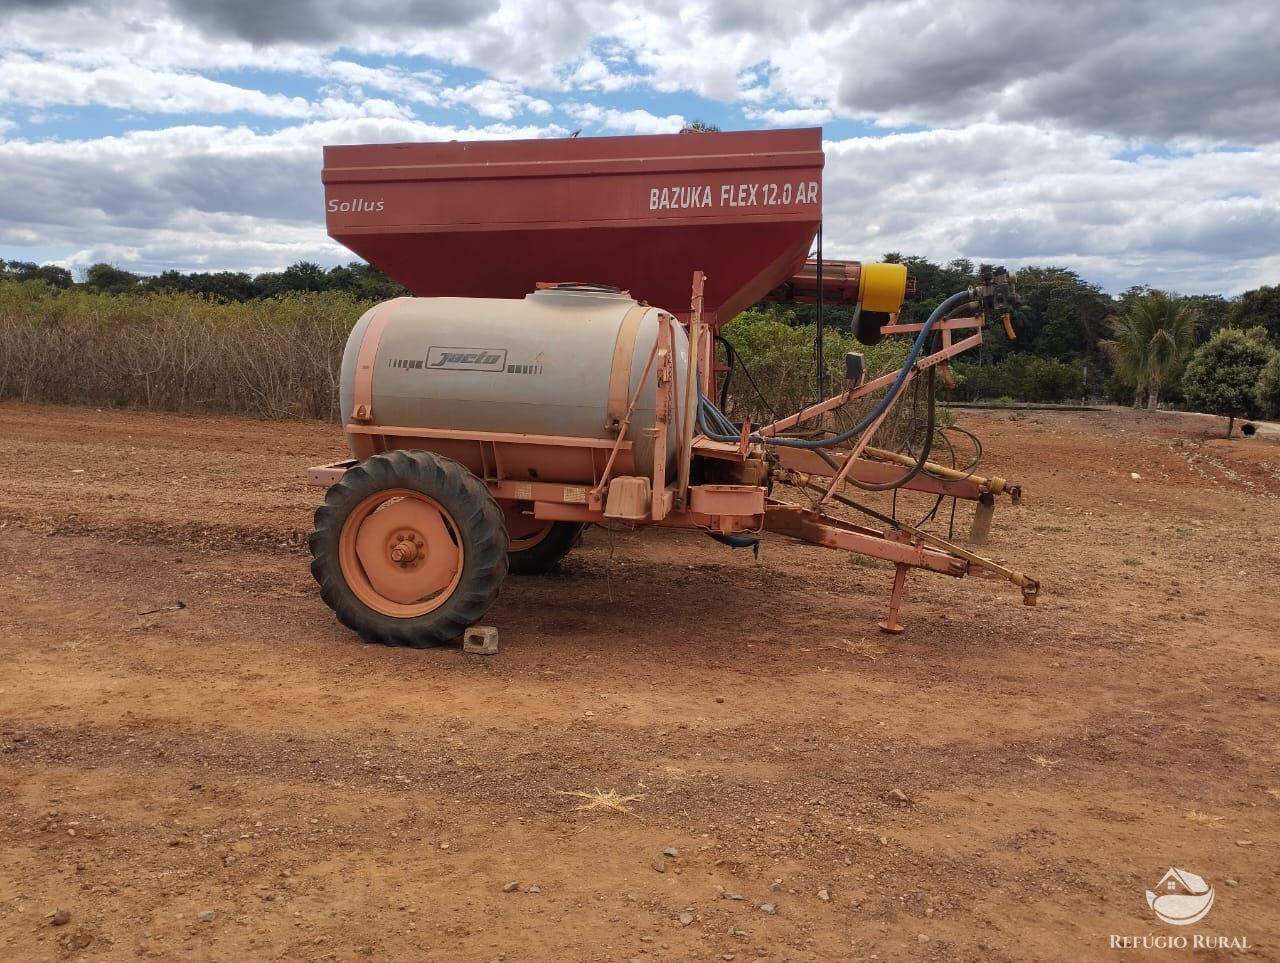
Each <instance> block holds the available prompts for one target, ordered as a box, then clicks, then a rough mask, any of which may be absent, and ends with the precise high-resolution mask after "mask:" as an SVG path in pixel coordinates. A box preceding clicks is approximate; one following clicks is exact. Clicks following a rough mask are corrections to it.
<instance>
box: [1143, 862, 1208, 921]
mask: <svg viewBox="0 0 1280 963" xmlns="http://www.w3.org/2000/svg"><path fill="white" fill-rule="evenodd" d="M1147 905H1148V906H1150V907H1151V910H1152V912H1154V913H1155V914H1156V916H1158V917H1160V919H1161V920H1162V921H1164V922H1165V923H1169V924H1172V925H1173V926H1187V925H1189V924H1191V923H1198V922H1200V920H1202V919H1204V918H1205V916H1206V915H1207V914H1208V912H1209V910H1210V909H1212V907H1213V887H1212V886H1210V885H1209V884H1208V883H1206V882H1205V881H1204V880H1203V879H1201V878H1200V877H1199V876H1197V875H1196V874H1195V873H1189V872H1187V871H1186V870H1185V869H1170V870H1169V872H1167V873H1165V874H1164V878H1163V879H1161V880H1160V882H1159V883H1157V884H1156V889H1155V892H1152V891H1151V890H1147Z"/></svg>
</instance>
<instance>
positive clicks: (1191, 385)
mask: <svg viewBox="0 0 1280 963" xmlns="http://www.w3.org/2000/svg"><path fill="white" fill-rule="evenodd" d="M883 260H885V261H893V262H897V263H901V264H905V265H907V268H908V271H909V273H910V274H911V275H912V276H913V277H914V278H915V279H916V290H917V297H916V298H915V299H914V300H913V301H910V302H908V303H907V304H906V305H905V306H904V308H903V319H904V320H910V321H923V320H924V319H925V318H927V317H928V316H929V314H930V312H932V311H933V309H934V308H935V307H937V306H938V304H940V303H941V302H942V301H943V300H944V299H945V298H947V297H948V296H949V295H951V294H954V293H955V292H956V291H959V290H962V289H963V288H965V287H968V286H970V285H972V284H975V283H976V282H977V265H975V264H974V263H973V262H971V261H969V260H966V259H957V260H954V261H951V262H949V263H947V264H936V263H934V262H932V261H930V260H928V259H927V258H922V257H915V256H904V255H902V254H900V253H897V252H891V253H889V254H886V255H885V256H884V258H883ZM1017 284H1018V294H1019V298H1020V300H1021V304H1020V305H1019V307H1017V308H1016V309H1015V310H1014V312H1013V315H1012V317H1011V319H1010V320H1011V322H1012V327H1013V330H1014V334H1015V335H1016V338H1015V339H1014V340H1010V339H1009V338H1008V337H1007V336H1006V334H1005V332H1004V330H1003V328H1002V326H1000V325H995V326H992V327H988V328H987V330H986V332H985V333H984V336H983V343H982V345H981V346H980V347H979V348H978V349H977V350H976V351H974V352H971V353H969V354H967V355H964V356H963V357H962V358H961V359H958V360H957V361H956V362H955V363H954V364H953V365H952V370H953V374H954V378H955V382H956V386H955V388H954V389H953V390H951V391H950V392H949V394H950V395H951V397H953V398H955V399H957V400H963V401H998V400H1018V401H1036V402H1058V401H1068V400H1091V399H1099V398H1105V399H1107V400H1109V401H1113V402H1116V403H1122V404H1135V405H1137V404H1142V405H1147V406H1149V407H1154V406H1156V405H1158V404H1160V403H1166V404H1176V405H1180V406H1192V407H1197V408H1199V409H1200V410H1205V411H1211V412H1214V413H1218V414H1224V415H1228V416H1229V417H1230V416H1233V415H1234V416H1239V417H1253V416H1257V415H1266V416H1268V417H1276V416H1280V410H1273V409H1272V408H1270V407H1269V406H1268V404H1266V403H1264V402H1263V401H1262V400H1261V396H1267V386H1268V385H1269V384H1270V383H1271V381H1270V380H1265V383H1264V384H1262V385H1259V383H1258V380H1259V379H1260V378H1262V374H1261V373H1260V372H1261V369H1262V368H1266V366H1267V365H1268V364H1269V363H1270V361H1271V357H1272V355H1271V352H1274V351H1275V350H1277V348H1280V285H1278V286H1264V287H1260V288H1255V289H1253V290H1250V291H1246V292H1245V293H1243V294H1241V295H1239V296H1238V297H1235V298H1224V297H1222V296H1221V295H1217V294H1193V295H1177V294H1171V293H1168V292H1162V291H1158V290H1156V289H1153V288H1150V287H1147V286H1138V287H1132V288H1130V289H1128V290H1127V291H1125V292H1123V293H1122V294H1120V295H1119V296H1117V297H1112V296H1110V295H1108V294H1106V293H1105V292H1104V291H1103V290H1102V289H1101V288H1100V287H1099V286H1097V285H1096V284H1091V283H1089V282H1088V281H1086V280H1085V279H1083V278H1082V277H1080V276H1079V275H1078V274H1077V273H1076V272H1074V271H1071V270H1068V269H1066V268H1055V267H1028V268H1022V269H1021V270H1019V271H1018V275H1017ZM757 310H759V311H761V312H762V313H765V314H768V315H771V316H774V317H783V318H788V319H790V320H791V322H792V323H794V324H811V323H812V322H813V318H814V308H813V307H812V306H811V305H803V306H796V307H788V308H785V309H784V308H781V307H778V306H762V307H761V308H759V309H757ZM826 316H827V319H828V323H829V324H830V323H833V322H834V323H836V324H838V325H841V326H842V327H843V329H844V330H847V324H844V323H843V322H844V319H846V318H847V317H848V312H847V311H846V310H844V309H840V308H833V309H831V308H829V309H828V310H827V313H826ZM1242 339H1243V340H1244V341H1246V342H1249V343H1250V344H1255V345H1257V347H1258V350H1251V349H1248V348H1243V349H1242V348H1240V347H1239V345H1240V343H1241V341H1242ZM1211 343H1212V344H1215V347H1214V348H1213V349H1212V351H1211V350H1210V349H1209V345H1210V344H1211ZM1223 344H1226V345H1229V346H1230V347H1229V348H1225V349H1224V348H1223V347H1222V345H1223ZM1198 352H1199V353H1200V356H1201V357H1202V359H1203V358H1208V357H1210V356H1214V357H1216V356H1221V355H1224V354H1230V355H1231V357H1232V358H1233V359H1236V360H1235V361H1234V362H1233V364H1234V366H1235V371H1236V376H1235V384H1234V386H1233V387H1232V389H1231V390H1230V391H1229V392H1225V393H1224V392H1222V391H1218V392H1216V393H1215V392H1209V394H1206V388H1205V385H1204V377H1203V373H1204V371H1205V369H1206V368H1207V367H1208V364H1207V363H1205V362H1202V363H1201V364H1200V365H1198V366H1196V367H1192V362H1193V360H1194V358H1195V357H1196V355H1197V353H1198ZM1237 356H1239V357H1237ZM1259 361H1261V368H1260V367H1259ZM1255 369H1257V370H1255ZM1189 374H1190V377H1189ZM1251 374H1252V375H1253V379H1252V381H1250V375H1251ZM1269 377H1270V376H1268V378H1269ZM1275 377H1276V378H1280V372H1276V374H1275ZM1247 381H1248V382H1249V384H1248V385H1247V389H1248V390H1247V391H1246V386H1245V382H1247ZM1260 393H1261V395H1260ZM1224 394H1229V395H1230V396H1231V398H1232V399H1233V400H1232V401H1231V403H1230V404H1228V402H1227V400H1226V399H1225V397H1224ZM1246 395H1248V397H1249V398H1250V399H1252V400H1251V401H1249V402H1247V403H1246V402H1245V401H1244V398H1245V396H1246Z"/></svg>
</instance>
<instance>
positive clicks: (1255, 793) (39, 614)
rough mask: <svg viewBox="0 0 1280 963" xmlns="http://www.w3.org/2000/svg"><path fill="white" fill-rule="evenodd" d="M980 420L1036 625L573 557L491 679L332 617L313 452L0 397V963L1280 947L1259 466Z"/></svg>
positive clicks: (1273, 560)
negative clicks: (881, 624)
mask: <svg viewBox="0 0 1280 963" xmlns="http://www.w3.org/2000/svg"><path fill="white" fill-rule="evenodd" d="M963 417H964V424H966V425H968V426H969V427H971V428H974V429H976V430H977V431H979V432H980V433H981V435H982V437H983V439H984V441H985V442H986V447H987V463H986V464H987V467H988V468H989V469H990V470H991V471H992V472H993V473H997V474H1002V475H1005V476H1007V477H1008V478H1010V479H1012V480H1015V481H1017V482H1020V483H1021V484H1022V485H1023V486H1024V487H1025V489H1026V492H1027V495H1026V498H1025V500H1024V502H1023V503H1022V504H1021V505H1020V506H1017V507H1012V506H1010V505H1008V503H1007V502H1004V503H1002V504H1001V506H1000V508H999V509H998V511H997V514H996V524H995V529H994V537H993V540H992V543H991V545H990V547H989V550H990V552H991V553H992V554H993V555H995V556H997V557H999V558H1001V559H1004V560H1007V561H1008V562H1010V563H1011V564H1015V565H1016V566H1018V567H1020V568H1023V569H1025V570H1026V571H1028V572H1030V573H1032V574H1034V575H1036V576H1038V577H1039V578H1040V579H1041V580H1042V583H1043V590H1042V595H1041V602H1040V604H1039V605H1038V606H1037V607H1035V608H1027V607H1024V606H1023V605H1021V604H1020V600H1019V596H1018V593H1017V591H1016V590H1014V589H1013V588H1012V587H1010V586H1008V585H1004V584H1001V583H995V582H988V581H984V580H979V579H964V580H960V581H956V580H952V579H949V578H946V577H943V576H938V575H930V574H927V573H920V574H917V575H915V576H913V577H912V579H911V580H910V581H909V583H908V589H907V601H906V604H905V607H904V613H903V614H904V620H905V621H906V623H907V633H906V634H905V635H902V636H898V637H889V636H884V635H881V634H880V633H879V632H877V630H876V628H875V623H876V621H877V620H879V619H880V618H881V617H882V615H883V612H884V607H885V603H886V600H887V595H888V590H889V585H890V581H891V577H892V571H891V570H890V569H888V568H885V567H881V566H877V565H863V564H855V563H854V562H853V561H852V560H851V559H850V557H849V556H847V555H842V554H839V553H835V552H825V551H823V550H821V549H817V548H810V547H808V546H804V545H799V544H794V543H786V542H783V541H777V540H771V541H769V542H767V543H766V545H765V547H764V551H763V553H762V556H761V558H760V560H759V561H758V562H757V561H756V560H754V559H753V558H752V556H751V553H750V552H749V551H732V550H730V549H729V548H727V547H724V546H721V545H717V544H715V543H713V542H711V541H709V540H707V539H706V538H703V537H701V536H698V535H695V534H691V533H646V534H642V535H618V536H616V537H615V536H611V535H610V534H609V533H607V532H605V531H602V530H598V529H594V530H591V531H590V532H589V533H588V535H587V537H586V540H585V542H584V544H583V546H582V548H581V549H580V550H579V551H577V552H576V553H575V554H574V555H572V556H571V557H570V558H569V559H568V560H567V561H566V562H565V563H564V566H563V570H562V571H561V572H560V573H558V574H556V575H552V576H544V577H537V578H525V579H515V578H512V579H509V580H508V582H507V585H506V587H505V588H504V591H503V595H502V597H501V599H500V601H499V603H498V605H497V606H496V608H495V609H494V610H493V612H492V615H491V618H490V619H489V620H488V621H491V622H492V623H493V624H495V625H497V626H499V627H500V629H501V632H502V640H503V648H502V653H501V654H500V655H499V656H497V657H494V658H487V659H486V658H482V657H476V656H465V655H463V654H462V652H461V651H460V650H458V649H450V648H445V649H436V650H429V651H408V650H390V649H384V648H381V647H377V646H370V645H365V644H363V643H361V642H359V641H358V640H357V639H356V638H355V637H353V636H352V635H351V634H350V633H348V632H347V631H346V630H344V629H343V628H342V627H341V626H339V625H338V624H337V622H336V621H335V620H334V619H333V617H332V616H331V614H330V612H329V611H328V610H327V609H326V608H325V607H324V606H323V604H322V603H321V602H320V599H319V597H318V595H317V592H316V586H315V585H314V583H313V582H312V580H311V577H310V575H309V573H308V570H307V561H308V560H307V557H306V554H305V550H304V549H303V547H302V543H303V539H304V537H305V534H306V532H307V531H308V530H309V523H310V512H311V510H312V508H313V506H314V505H315V504H316V502H317V500H318V498H319V492H318V491H317V490H316V489H310V488H307V487H306V486H305V485H304V484H303V482H302V474H303V471H304V470H305V468H306V467H307V466H308V465H311V464H316V463H319V462H321V461H326V460H331V459H332V458H334V457H339V456H340V455H341V454H342V450H341V438H340V434H339V432H338V430H337V429H336V428H335V427H333V426H329V425H318V424H278V423H262V422H255V421H249V420H243V419H233V418H216V419H215V418H194V417H176V416H159V415H150V414H137V413H122V412H106V411H96V410H93V409H72V408H39V407H28V406H18V405H13V404H8V405H0V465H3V473H2V475H0V477H2V479H3V494H2V495H0V535H2V537H0V586H2V587H0V815H2V820H0V960H4V961H26V960H57V959H67V958H75V959H84V960H94V959H102V960H115V959H122V960H123V959H134V958H152V959H161V960H177V959H182V960H235V961H240V960H363V959H372V960H396V961H401V960H448V961H455V960H456V961H478V963H483V961H488V960H502V961H509V963H514V961H526V960H535V961H536V960H557V961H558V960H565V961H579V960H582V961H586V960H602V961H603V960H612V961H630V960H641V961H645V963H649V961H663V960H730V959H737V960H739V961H745V960H776V961H782V960H794V961H801V960H855V959H856V960H867V959H879V960H975V961H976V960H984V961H988V960H990V961H1023V960H1112V959H1152V960H1156V959H1160V960H1164V959H1173V958H1185V957H1188V956H1194V957H1195V958H1196V959H1203V960H1214V959H1227V958H1229V957H1233V956H1238V955H1247V956H1248V958H1250V959H1269V960H1275V959H1280V904H1278V903H1277V896H1278V895H1280V868H1278V865H1280V864H1278V862H1277V844H1280V768H1278V763H1280V747H1278V745H1277V733H1278V732H1280V726H1278V725H1277V723H1278V722H1280V713H1278V709H1280V663H1278V652H1277V646H1278V644H1280V612H1278V610H1277V602H1276V594H1277V586H1278V585H1280V548H1278V546H1280V443H1277V442H1275V441H1267V440H1261V439H1252V440H1249V441H1244V440H1239V439H1237V440H1233V441H1226V440H1223V439H1218V438H1214V439H1210V438H1206V437H1205V434H1204V432H1205V431H1206V430H1214V431H1219V430H1220V429H1219V427H1218V426H1217V425H1215V424H1207V423H1205V422H1203V421H1200V420H1193V419H1180V418H1179V417H1178V416H1173V415H1165V414H1146V413H1136V412H1129V411H1108V412H1073V413H1064V412H1021V413H1013V414H1009V413H992V412H965V413H964V416H963ZM1131 473H1137V474H1138V475H1139V476H1140V477H1139V478H1134V477H1132V475H1131ZM881 504H885V503H884V502H883V501H882V502H881ZM921 504H922V503H920V502H918V501H911V502H910V503H908V504H901V505H900V506H899V508H900V509H902V512H903V514H904V516H905V515H910V514H912V513H913V512H914V513H916V514H918V513H919V512H920V511H922V507H921ZM941 514H942V515H943V524H942V525H941V526H935V527H936V528H938V530H941V531H944V532H945V528H946V524H945V522H946V511H945V510H944V511H943V512H942V513H941ZM968 521H969V510H968V509H966V508H965V507H963V506H962V507H961V509H960V511H959V513H958V516H957V524H958V527H959V528H960V529H964V528H966V527H967V525H968ZM179 602H181V603H184V604H185V607H183V608H178V607H177V605H178V603H179ZM597 789H598V790H600V791H601V792H602V793H605V794H607V793H609V792H610V791H613V792H616V793H617V794H618V797H614V798H621V799H623V800H625V801H622V802H619V803H618V805H619V806H620V807H621V809H622V810H625V811H617V810H614V809H609V808H607V806H601V805H596V806H595V807H594V808H583V807H589V806H590V803H589V801H588V799H587V798H585V797H584V796H581V795H577V794H578V793H585V794H587V795H588V796H589V795H591V794H592V793H593V792H594V791H595V790H597ZM667 848H671V849H672V850H674V851H675V853H676V855H671V856H662V855H661V854H662V852H663V850H664V849H667ZM1175 866H1176V867H1179V868H1182V869H1185V870H1189V871H1191V872H1193V873H1196V874H1199V875H1200V876H1202V877H1204V879H1205V880H1206V881H1208V882H1209V883H1211V884H1212V885H1213V887H1214V890H1215V903H1214V906H1213V908H1212V911H1211V912H1210V913H1209V915H1208V916H1207V917H1206V918H1205V919H1204V920H1203V921H1202V922H1200V923H1198V924H1195V925H1192V926H1183V927H1174V926H1169V925H1166V924H1164V923H1161V922H1160V921H1158V920H1157V919H1156V917H1155V916H1154V915H1153V913H1152V912H1151V910H1150V909H1149V908H1148V905H1147V899H1146V896H1145V892H1146V890H1148V889H1151V888H1153V887H1155V886H1156V885H1157V884H1158V883H1159V881H1160V879H1161V877H1162V876H1163V875H1164V874H1165V872H1166V870H1167V869H1169V868H1170V867H1175ZM510 883H517V884H518V886H517V887H510V886H508V885H507V884H510ZM508 890H509V891H508ZM59 909H62V910H65V911H66V912H67V913H68V914H69V919H68V920H67V921H66V922H65V923H62V925H54V924H55V923H56V922H57V923H61V921H62V917H61V916H59V917H57V919H56V920H55V919H54V918H52V914H54V913H55V911H57V910H59ZM1197 934H1198V935H1201V936H1208V937H1212V938H1215V939H1217V938H1223V937H1226V938H1231V939H1233V940H1234V941H1235V945H1236V947H1240V946H1243V945H1244V944H1243V943H1241V942H1240V941H1241V940H1246V941H1247V946H1248V950H1247V951H1244V950H1241V949H1238V948H1237V949H1235V950H1231V949H1216V950H1201V951H1198V952H1197V951H1193V950H1192V949H1187V950H1178V949H1142V948H1138V949H1118V948H1113V947H1112V937H1113V936H1123V937H1126V938H1129V939H1133V938H1135V937H1136V938H1138V940H1140V941H1141V940H1143V939H1145V938H1148V937H1150V938H1153V939H1154V938H1156V937H1159V938H1162V939H1168V938H1170V937H1184V938H1186V939H1187V940H1188V942H1189V943H1190V941H1191V937H1192V936H1193V935H1197Z"/></svg>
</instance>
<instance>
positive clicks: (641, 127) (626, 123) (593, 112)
mask: <svg viewBox="0 0 1280 963" xmlns="http://www.w3.org/2000/svg"><path fill="white" fill-rule="evenodd" d="M561 109H562V110H563V111H564V112H565V113H566V114H568V115H569V116H570V117H572V118H573V119H574V120H576V121H577V122H578V123H580V124H582V125H584V126H586V127H596V128H601V129H603V130H609V131H622V132H625V133H628V134H674V133H676V132H677V131H678V130H680V128H681V127H683V126H684V118H683V117H682V116H680V115H679V114H667V115H666V116H665V117H659V116H657V115H656V114H651V113H649V111H647V110H617V109H616V108H613V107H600V106H598V105H596V104H586V103H568V104H563V105H561Z"/></svg>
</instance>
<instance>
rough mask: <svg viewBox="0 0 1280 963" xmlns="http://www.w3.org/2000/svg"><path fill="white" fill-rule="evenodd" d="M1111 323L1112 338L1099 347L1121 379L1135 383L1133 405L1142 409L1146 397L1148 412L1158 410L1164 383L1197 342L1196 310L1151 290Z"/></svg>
mask: <svg viewBox="0 0 1280 963" xmlns="http://www.w3.org/2000/svg"><path fill="white" fill-rule="evenodd" d="M1110 321H1111V333H1112V337H1111V338H1109V339H1107V340H1104V341H1101V342H1099V344H1101V345H1102V348H1103V350H1105V351H1106V352H1107V353H1108V354H1109V355H1110V356H1111V359H1112V360H1113V361H1114V362H1115V365H1116V372H1117V373H1118V374H1119V375H1120V377H1121V378H1123V379H1124V380H1125V381H1131V382H1133V384H1134V386H1135V387H1134V394H1133V406H1134V407H1135V408H1138V407H1141V405H1142V396H1143V394H1146V396H1147V409H1148V410H1149V411H1154V410H1155V408H1156V406H1157V405H1158V404H1159V403H1160V385H1161V383H1162V382H1163V381H1164V379H1165V377H1166V376H1167V375H1168V374H1169V371H1170V369H1172V368H1173V366H1174V365H1175V364H1177V363H1178V362H1179V361H1180V360H1182V358H1183V357H1184V356H1185V355H1186V354H1187V352H1189V351H1190V350H1191V347H1192V345H1194V343H1195V331H1196V311H1195V309H1194V308H1193V307H1191V306H1190V305H1189V304H1187V302H1186V301H1185V300H1183V299H1181V298H1173V297H1170V296H1169V295H1168V294H1165V292H1163V291H1148V292H1147V293H1146V294H1142V295H1139V296H1138V297H1136V298H1134V299H1133V301H1132V302H1131V303H1130V305H1129V310H1128V311H1126V312H1125V313H1124V314H1121V315H1118V316H1116V317H1113V318H1111V319H1110Z"/></svg>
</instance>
